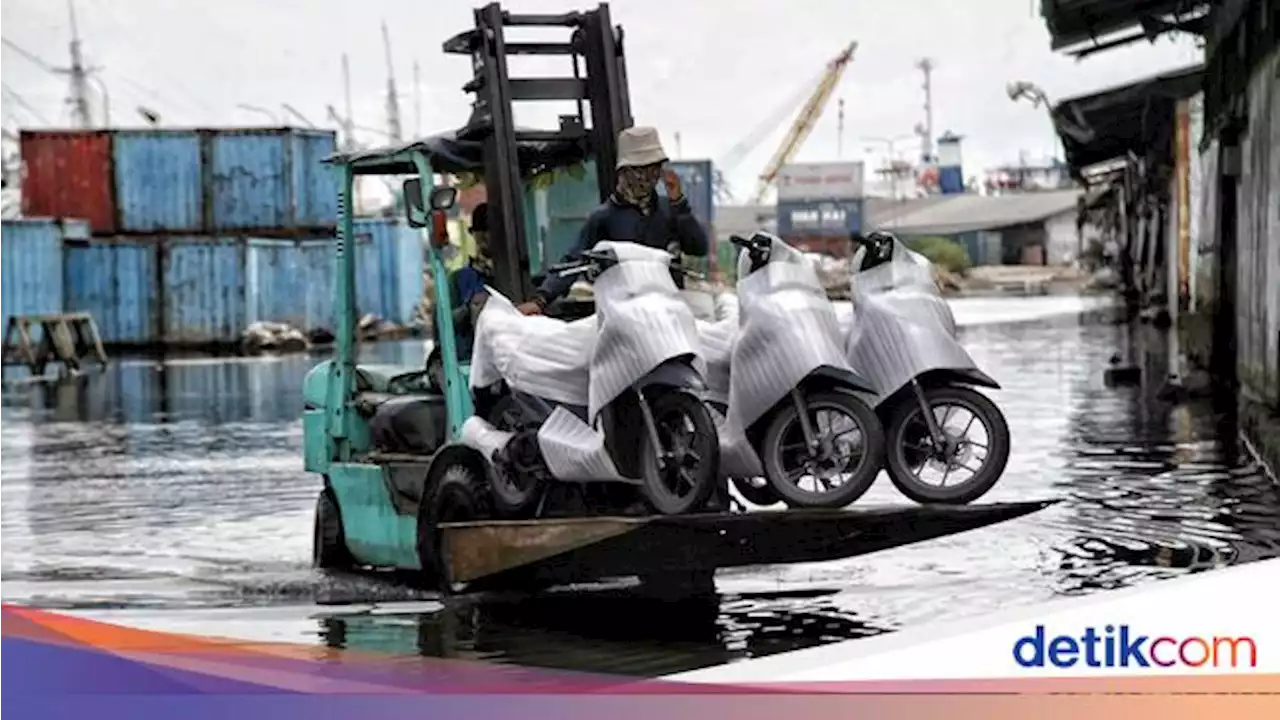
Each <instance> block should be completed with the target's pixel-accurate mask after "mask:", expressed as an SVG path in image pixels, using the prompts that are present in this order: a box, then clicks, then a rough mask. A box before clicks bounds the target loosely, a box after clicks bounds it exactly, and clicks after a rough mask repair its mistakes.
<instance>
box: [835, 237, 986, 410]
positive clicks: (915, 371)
mask: <svg viewBox="0 0 1280 720" xmlns="http://www.w3.org/2000/svg"><path fill="white" fill-rule="evenodd" d="M865 252H866V251H865V250H864V249H859V250H858V252H857V253H856V254H855V255H854V258H853V267H854V268H857V267H859V266H860V265H861V263H862V258H863V256H864V253H865ZM850 289H851V291H852V297H853V302H852V309H851V312H850V313H849V318H848V321H847V324H846V325H845V343H844V348H845V352H846V355H847V357H848V359H849V364H850V365H852V366H853V367H854V368H855V369H856V370H857V372H858V373H859V374H861V375H862V376H864V377H866V378H867V379H868V380H869V381H871V383H872V384H873V385H875V386H876V388H877V390H879V396H878V397H877V399H876V402H877V403H878V402H880V401H882V400H884V399H885V398H886V397H888V396H889V395H891V394H892V393H894V392H895V391H897V390H898V389H899V388H901V387H902V386H904V385H905V384H907V383H908V382H909V381H910V380H911V379H912V378H914V377H916V376H918V375H920V374H921V373H924V372H927V371H930V370H939V369H954V370H968V369H976V365H975V364H974V362H973V358H972V357H970V356H969V353H968V352H967V351H966V350H965V349H964V347H963V346H962V345H961V344H960V342H959V341H958V340H957V339H956V322H955V316H954V315H952V313H951V306H950V305H948V304H947V301H946V299H945V298H943V297H942V295H941V293H939V292H938V286H937V283H936V282H935V280H934V277H933V267H932V265H931V263H930V262H929V260H928V259H926V258H925V257H924V256H923V255H920V254H919V253H916V252H913V251H912V250H910V249H909V248H907V247H906V246H905V245H903V244H902V243H901V242H899V241H896V240H895V241H894V246H893V258H892V259H891V260H890V261H889V262H887V263H885V264H883V265H879V266H877V267H874V268H871V269H870V270H865V271H861V272H855V273H854V274H853V278H852V283H851V288H850Z"/></svg>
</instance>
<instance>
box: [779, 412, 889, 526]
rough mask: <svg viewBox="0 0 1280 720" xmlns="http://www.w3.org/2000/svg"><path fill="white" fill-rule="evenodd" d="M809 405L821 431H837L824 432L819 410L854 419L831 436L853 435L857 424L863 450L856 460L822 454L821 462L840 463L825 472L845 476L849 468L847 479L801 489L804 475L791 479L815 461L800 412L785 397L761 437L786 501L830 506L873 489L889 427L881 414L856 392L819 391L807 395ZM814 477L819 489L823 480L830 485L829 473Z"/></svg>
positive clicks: (839, 505)
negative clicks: (809, 488)
mask: <svg viewBox="0 0 1280 720" xmlns="http://www.w3.org/2000/svg"><path fill="white" fill-rule="evenodd" d="M805 404H806V405H807V406H808V410H809V417H810V423H812V424H813V425H814V426H815V427H814V430H815V431H817V432H819V433H823V432H832V429H828V430H825V431H824V430H823V429H822V427H821V425H822V423H821V422H820V421H817V420H816V418H817V417H818V414H819V413H822V412H824V411H825V412H829V413H832V414H833V415H835V416H841V417H843V418H845V419H846V420H849V421H852V424H853V426H854V427H853V428H850V429H848V430H844V431H842V432H839V433H836V434H835V435H834V436H833V437H832V439H835V438H838V437H841V436H845V435H848V434H850V433H851V432H852V431H853V430H854V429H856V430H858V431H859V432H860V434H861V435H862V442H861V450H862V452H861V454H860V456H858V460H857V461H856V462H854V458H853V457H852V456H851V457H850V458H849V459H848V460H846V461H844V462H843V463H840V462H839V461H838V460H836V459H835V458H828V457H825V456H824V457H820V458H819V459H818V460H817V461H816V462H818V463H822V464H824V465H825V464H827V463H835V464H834V465H833V466H832V467H830V468H824V473H823V474H824V475H825V471H834V472H838V473H840V474H841V475H844V474H846V473H847V474H848V479H846V480H845V481H844V482H842V483H841V484H840V485H837V486H835V487H828V488H822V489H817V490H806V489H804V488H802V487H801V486H800V481H801V480H802V479H803V478H804V475H800V477H799V478H797V479H795V480H792V477H793V476H795V475H796V471H797V470H801V471H803V470H807V469H810V467H809V465H808V464H809V463H812V462H814V461H812V460H810V459H809V458H806V457H805V455H807V450H805V441H804V430H803V429H802V427H801V425H800V412H799V410H798V409H797V408H796V406H795V404H794V403H792V402H786V403H784V404H783V405H782V407H781V408H780V409H779V410H777V411H776V412H775V413H774V416H773V419H772V420H770V422H769V425H768V427H767V428H766V429H765V433H764V437H763V438H762V439H761V442H760V451H761V452H760V460H761V462H762V464H763V465H764V471H765V476H766V477H767V478H768V479H769V485H770V486H771V487H772V488H773V490H774V491H776V492H777V493H778V494H779V495H780V496H782V499H783V500H784V501H785V502H786V503H787V505H789V506H791V507H793V508H828V509H829V508H842V507H845V506H847V505H851V504H853V503H854V502H855V501H856V500H857V499H858V498H860V497H862V496H863V494H865V493H866V492H867V490H869V489H871V486H872V484H874V483H875V481H876V476H877V475H879V474H880V468H881V467H882V466H883V465H884V429H883V428H882V427H881V425H880V419H879V418H877V417H876V414H875V412H874V411H872V410H871V408H869V407H867V404H866V403H864V402H862V401H861V400H859V399H858V398H857V397H856V396H855V395H853V394H852V393H846V392H822V393H814V394H812V395H807V396H806V397H805ZM833 419H834V418H833ZM830 425H831V420H828V423H827V427H828V428H830ZM790 448H799V452H794V451H792V450H790ZM827 452H830V451H829V450H828V451H827ZM824 455H825V453H824ZM802 463H804V464H802ZM813 477H814V480H815V482H814V485H815V488H816V487H817V486H818V485H819V484H820V483H821V484H824V485H825V484H828V481H827V480H826V478H825V477H823V478H820V476H818V475H817V474H816V473H815V474H813Z"/></svg>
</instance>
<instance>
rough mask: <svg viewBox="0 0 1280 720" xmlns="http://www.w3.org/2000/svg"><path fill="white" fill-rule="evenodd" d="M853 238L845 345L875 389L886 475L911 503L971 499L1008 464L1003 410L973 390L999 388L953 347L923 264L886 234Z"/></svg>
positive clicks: (951, 329)
mask: <svg viewBox="0 0 1280 720" xmlns="http://www.w3.org/2000/svg"><path fill="white" fill-rule="evenodd" d="M857 241H858V242H859V245H860V247H859V248H858V250H857V251H856V252H855V253H854V257H853V276H852V283H851V288H850V289H851V296H852V313H851V314H850V317H849V318H848V320H847V324H846V326H845V338H844V349H845V353H846V357H847V358H848V360H849V364H850V365H852V366H853V367H855V368H857V369H858V371H859V372H861V373H862V374H863V375H864V376H865V377H867V378H868V379H869V380H870V381H871V382H872V384H873V385H875V387H876V390H877V397H876V411H877V413H878V414H879V415H880V418H881V421H882V422H883V423H884V429H885V439H886V443H887V445H886V456H885V467H886V470H887V471H888V474H889V477H890V479H891V480H892V481H893V483H894V485H895V486H896V487H897V488H898V490H899V491H901V492H902V493H903V494H904V495H906V496H907V497H909V498H911V499H913V500H915V501H917V502H921V503H947V504H965V503H969V502H973V501H974V500H976V499H977V498H979V497H981V496H982V495H984V494H985V493H986V492H987V491H988V490H990V489H991V487H992V486H994V485H995V483H996V482H997V481H998V480H999V478H1000V475H1001V474H1002V473H1003V472H1004V468H1005V465H1006V463H1007V462H1008V457H1009V428H1008V424H1007V423H1006V421H1005V419H1004V415H1003V414H1002V413H1001V412H1000V409H999V408H998V407H997V406H996V405H995V403H993V402H992V401H991V400H990V399H989V398H987V397H986V396H985V395H983V394H982V393H980V392H978V391H977V390H976V389H975V388H976V387H986V388H993V389H999V387H1000V385H999V384H998V383H997V382H996V381H995V380H994V379H992V378H991V377H990V376H989V375H987V374H986V373H985V372H983V371H982V370H981V369H980V368H979V367H978V366H977V363H975V362H974V360H973V358H972V356H970V355H969V353H968V351H966V350H965V349H964V346H963V345H961V344H960V341H959V339H958V338H957V336H956V323H955V317H954V316H953V314H952V312H951V307H950V305H948V303H947V301H946V299H945V298H943V297H942V295H941V293H940V292H939V291H938V286H937V283H936V281H935V280H934V275H933V267H932V264H931V263H930V262H929V260H928V259H927V258H925V257H924V256H923V255H920V254H919V253H916V252H913V251H912V250H910V249H909V248H907V247H906V246H905V245H903V244H902V243H901V242H900V241H898V240H897V238H895V237H893V236H892V235H890V234H888V233H882V232H876V233H871V234H870V235H868V236H867V237H866V238H860V239H857ZM964 473H967V477H965V476H964ZM935 475H936V476H938V480H937V483H936V484H935V483H934V482H933V481H932V479H931V478H932V477H933V476H935ZM962 477H963V478H964V479H961V478H962ZM949 480H950V481H956V480H959V482H953V483H952V484H948V481H949Z"/></svg>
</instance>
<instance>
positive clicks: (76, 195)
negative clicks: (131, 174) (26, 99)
mask: <svg viewBox="0 0 1280 720" xmlns="http://www.w3.org/2000/svg"><path fill="white" fill-rule="evenodd" d="M19 142H20V144H21V148H22V165H23V177H22V214H23V215H26V216H28V217H66V218H80V219H83V220H87V221H88V222H89V227H90V228H91V229H92V231H93V233H94V234H112V233H114V232H116V205H115V193H114V183H113V182H112V180H113V178H112V172H111V134H110V133H109V132H107V131H103V130H67V131H56V130H55V131H47V130H40V131H26V130H24V131H23V132H22V133H21V135H20V136H19Z"/></svg>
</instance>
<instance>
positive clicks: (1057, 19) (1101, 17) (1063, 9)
mask: <svg viewBox="0 0 1280 720" xmlns="http://www.w3.org/2000/svg"><path fill="white" fill-rule="evenodd" d="M1206 4H1207V3H1206V2H1205V1H1204V0H1041V2H1040V14H1041V15H1042V16H1043V17H1044V20H1045V25H1047V26H1048V28H1049V37H1050V39H1051V42H1052V48H1053V49H1054V50H1061V49H1062V48H1066V47H1070V46H1072V45H1077V44H1080V43H1083V42H1086V41H1089V40H1093V41H1098V40H1100V39H1101V38H1102V37H1103V36H1106V35H1111V34H1113V33H1117V32H1120V31H1121V30H1129V29H1130V28H1134V27H1137V26H1139V25H1142V23H1143V20H1144V19H1147V18H1162V17H1166V16H1169V15H1173V14H1175V13H1179V14H1180V13H1189V12H1193V11H1195V10H1197V9H1199V8H1202V7H1203V6H1204V5H1206ZM1165 31H1167V29H1160V30H1159V31H1157V32H1156V34H1159V33H1161V32H1165ZM1142 38H1143V35H1142V34H1140V33H1135V34H1134V35H1133V36H1132V37H1128V38H1127V40H1129V41H1132V40H1138V39H1142Z"/></svg>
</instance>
